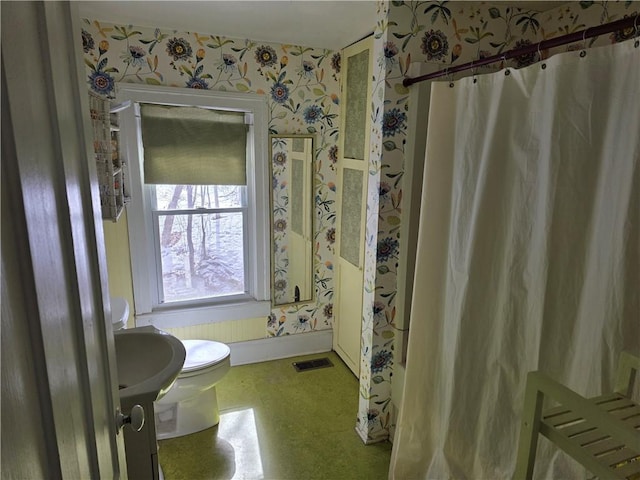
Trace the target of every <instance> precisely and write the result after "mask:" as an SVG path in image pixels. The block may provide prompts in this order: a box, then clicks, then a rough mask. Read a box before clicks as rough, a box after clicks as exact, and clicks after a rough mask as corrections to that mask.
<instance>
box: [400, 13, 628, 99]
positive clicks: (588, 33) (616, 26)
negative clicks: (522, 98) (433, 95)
mask: <svg viewBox="0 0 640 480" xmlns="http://www.w3.org/2000/svg"><path fill="white" fill-rule="evenodd" d="M639 17H640V14H636V15H635V16H632V17H626V18H623V19H621V20H616V21H615V22H610V23H605V24H603V25H597V26H595V27H589V28H585V29H584V30H580V31H578V32H574V33H569V34H568V35H562V36H561V37H556V38H550V39H548V40H543V41H541V42H538V43H534V44H532V45H527V46H526V47H520V48H514V49H512V50H509V51H507V52H504V53H499V54H497V55H492V56H490V57H486V58H481V59H479V60H474V61H473V62H468V63H463V64H461V65H456V66H455V67H449V68H445V69H444V70H439V71H437V72H433V73H428V74H426V75H420V76H419V77H413V78H411V77H407V78H405V79H404V80H403V81H402V84H403V85H404V86H405V87H408V86H410V85H413V84H414V83H418V82H423V81H425V80H431V79H433V78H438V77H444V76H445V75H450V74H453V73H456V72H462V71H464V70H469V69H472V68H475V67H481V66H482V65H488V64H489V63H495V62H499V61H500V60H506V59H509V58H514V57H519V56H520V55H527V54H530V53H538V52H540V51H541V50H546V49H548V48H554V47H559V46H560V45H566V44H567V43H573V42H577V41H579V40H584V39H587V38H591V37H597V36H598V35H603V34H605V33H609V32H615V31H616V30H624V29H627V28H635V29H636V32H635V33H636V34H637V33H638V28H640V25H638V18H639Z"/></svg>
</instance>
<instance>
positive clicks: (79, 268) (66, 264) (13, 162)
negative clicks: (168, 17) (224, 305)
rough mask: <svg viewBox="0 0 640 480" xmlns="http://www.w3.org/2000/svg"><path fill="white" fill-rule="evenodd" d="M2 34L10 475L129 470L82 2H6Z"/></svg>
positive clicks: (5, 414) (5, 432)
mask: <svg viewBox="0 0 640 480" xmlns="http://www.w3.org/2000/svg"><path fill="white" fill-rule="evenodd" d="M1 31H2V219H3V224H2V332H3V335H2V356H3V359H2V360H3V361H2V398H3V403H2V424H3V425H2V426H3V428H2V472H3V475H5V474H6V475H7V476H8V477H15V478H19V477H32V476H34V474H37V472H41V473H44V475H42V476H43V477H47V478H126V460H125V455H124V442H123V435H120V434H118V429H117V426H116V421H115V419H116V410H117V409H118V408H119V397H118V393H117V392H118V388H117V371H116V368H115V348H114V343H113V332H112V325H111V322H110V321H108V320H107V319H110V318H111V316H110V314H111V312H110V304H109V290H108V283H107V270H106V254H105V248H104V235H103V229H102V222H101V214H100V201H99V195H98V186H97V174H96V166H95V162H93V154H92V149H93V145H92V142H91V135H90V132H91V128H90V125H89V115H88V112H89V108H88V98H87V95H86V94H84V92H85V91H86V89H87V88H88V87H87V81H86V80H87V76H86V72H85V69H84V64H83V62H82V54H81V52H82V47H81V43H80V39H81V28H80V16H79V14H78V11H77V5H75V4H73V2H71V3H69V2H2V29H1ZM8 332H12V333H16V335H15V337H12V338H9V337H7V335H6V334H7V333H8ZM5 350H7V351H8V352H10V353H12V354H14V355H13V358H6V357H5ZM7 360H8V361H7ZM5 399H7V400H8V401H7V402H5ZM25 418H29V419H30V421H29V422H27V421H25ZM29 445H37V448H35V449H33V450H32V449H30V448H27V447H28V446H29ZM20 446H21V447H23V448H19V447H20ZM17 447H18V448H17ZM36 476H40V475H36Z"/></svg>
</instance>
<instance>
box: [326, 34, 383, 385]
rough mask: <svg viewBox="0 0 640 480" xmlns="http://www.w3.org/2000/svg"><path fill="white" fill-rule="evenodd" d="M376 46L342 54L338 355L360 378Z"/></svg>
mask: <svg viewBox="0 0 640 480" xmlns="http://www.w3.org/2000/svg"><path fill="white" fill-rule="evenodd" d="M372 43H373V38H372V37H368V38H366V39H364V40H361V41H360V42H358V43H356V44H355V45H352V46H350V47H348V48H345V49H344V50H343V52H342V67H343V68H342V78H343V81H342V111H341V122H340V123H341V129H340V132H341V133H340V144H339V147H338V150H339V158H338V185H339V190H338V202H337V209H338V220H337V228H336V233H337V235H336V254H337V255H336V296H337V299H336V304H335V320H334V330H333V339H334V350H335V351H336V352H337V353H338V355H340V357H341V358H342V359H343V360H344V362H345V363H346V364H347V366H348V367H349V368H350V369H351V370H352V371H353V373H354V374H355V375H356V376H359V374H360V338H361V334H362V295H363V287H364V285H363V262H364V234H365V220H366V203H367V181H368V165H369V132H370V118H371V100H370V98H371V81H370V79H371V70H372V67H371V65H372Z"/></svg>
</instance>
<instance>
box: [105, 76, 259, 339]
mask: <svg viewBox="0 0 640 480" xmlns="http://www.w3.org/2000/svg"><path fill="white" fill-rule="evenodd" d="M116 94H117V95H116V101H117V102H118V103H123V104H124V103H130V104H131V106H130V108H126V109H125V110H123V111H122V112H121V113H120V118H119V123H120V139H121V142H122V145H121V149H122V151H123V154H124V158H125V159H127V160H128V164H129V183H130V191H131V198H132V200H131V203H130V204H129V205H128V207H127V224H128V228H129V247H130V250H131V273H132V280H133V290H134V306H135V319H136V326H143V325H151V324H153V325H155V326H157V327H160V328H172V327H184V326H190V325H198V324H203V323H216V322H222V321H229V320H239V319H243V318H257V317H262V316H267V315H268V314H269V313H270V311H271V301H270V291H271V286H270V281H271V279H270V270H271V269H270V263H269V262H270V241H269V221H268V220H269V210H268V205H269V200H268V198H269V196H268V194H269V190H268V186H269V185H270V182H269V169H268V161H267V160H268V159H267V153H268V116H267V102H266V98H265V96H263V95H257V94H250V93H233V92H218V91H209V90H195V89H188V88H177V87H159V86H147V85H135V84H118V85H117V87H116ZM139 103H156V104H163V105H173V106H200V107H205V108H214V109H218V110H233V111H243V112H245V113H247V114H248V116H249V118H250V120H252V121H251V122H250V127H249V132H248V137H247V138H248V141H247V189H246V193H247V206H248V213H247V215H246V218H245V221H246V223H247V227H248V228H249V229H250V230H248V231H247V237H248V238H246V239H245V242H247V244H248V248H247V249H245V256H246V257H247V261H248V263H247V269H248V270H249V275H248V277H247V278H245V287H246V290H247V295H239V296H238V295H234V296H228V297H226V298H222V297H220V298H219V299H217V300H212V297H209V298H208V299H197V300H194V301H180V302H171V303H168V304H161V303H160V302H159V291H160V290H159V289H160V288H161V285H160V284H158V282H161V281H162V278H161V275H162V274H161V265H159V264H158V263H157V257H156V248H155V242H156V240H155V238H154V234H155V230H156V227H155V225H154V223H155V216H154V214H153V208H154V206H155V198H154V191H155V188H153V186H149V185H145V184H143V183H142V179H143V178H144V175H143V171H144V170H143V161H142V158H143V148H142V138H141V130H140V114H139ZM251 139H253V141H251ZM159 253H160V252H159V251H158V252H157V254H158V255H159ZM252 267H253V268H252Z"/></svg>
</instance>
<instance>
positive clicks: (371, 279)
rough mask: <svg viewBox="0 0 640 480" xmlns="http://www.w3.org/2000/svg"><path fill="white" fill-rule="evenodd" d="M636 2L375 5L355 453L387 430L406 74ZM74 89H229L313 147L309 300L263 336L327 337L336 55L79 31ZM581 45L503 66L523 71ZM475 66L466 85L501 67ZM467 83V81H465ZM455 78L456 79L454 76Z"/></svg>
mask: <svg viewBox="0 0 640 480" xmlns="http://www.w3.org/2000/svg"><path fill="white" fill-rule="evenodd" d="M639 4H640V2H630V1H597V2H595V1H581V2H571V3H569V4H564V5H562V6H560V7H557V8H553V9H551V10H548V11H546V12H536V11H531V10H527V9H521V8H511V7H508V6H506V5H503V4H501V3H500V2H496V3H493V4H492V3H488V2H453V1H446V0H445V1H428V2H425V1H401V0H393V1H385V0H380V1H379V2H378V14H377V19H378V20H377V24H376V25H375V26H372V27H373V28H374V48H373V55H374V72H373V79H372V81H373V89H372V92H373V93H372V98H371V102H372V112H373V114H372V132H371V145H370V165H369V178H368V198H367V225H366V234H365V238H366V245H365V264H364V292H363V326H362V339H361V346H362V352H361V374H360V401H359V411H358V420H357V422H358V423H357V430H358V432H359V434H360V435H361V437H362V438H363V439H365V440H366V441H368V442H374V441H379V440H384V439H386V438H387V437H388V435H389V430H390V428H392V427H393V422H394V412H393V406H392V404H391V383H392V381H393V380H392V379H393V368H394V364H395V362H396V359H395V358H394V340H395V337H396V336H397V335H398V334H399V332H400V331H399V329H398V328H397V327H396V318H395V317H396V304H395V298H396V295H397V284H398V278H397V275H398V273H397V269H398V259H399V258H400V256H401V255H403V248H404V245H403V241H404V240H403V239H402V238H401V237H400V228H401V226H402V222H406V221H411V219H407V218H405V217H403V214H402V209H403V202H404V200H403V174H404V162H405V147H406V138H407V129H408V128H409V124H408V122H409V116H408V113H409V112H410V109H411V108H412V105H411V103H410V100H409V91H410V90H409V89H408V88H406V87H404V86H403V85H402V80H403V78H404V77H405V76H407V74H408V71H409V67H410V65H411V63H413V62H421V63H425V64H427V65H428V69H429V70H430V71H437V70H440V69H443V68H445V67H447V66H449V65H458V64H461V63H466V62H469V61H472V60H473V59H476V58H482V57H486V56H490V55H495V54H498V53H500V52H502V51H507V50H509V49H512V48H515V47H517V46H520V45H526V44H529V43H535V42H537V41H540V40H543V39H547V38H551V37H555V36H560V35H563V34H566V33H570V32H574V31H578V30H582V29H584V28H585V27H588V26H592V25H598V24H602V23H607V22H610V21H613V20H616V19H619V18H622V17H623V16H625V15H633V14H635V13H637V12H639V11H640V8H639V7H640V5H639ZM633 35H634V31H632V29H630V31H624V32H615V33H613V34H611V35H607V36H601V37H598V38H596V39H589V40H587V42H586V43H587V45H586V46H587V47H589V46H597V45H604V44H607V43H612V42H618V41H623V40H625V39H627V38H630V37H631V36H633ZM82 41H83V46H84V52H85V62H86V65H87V82H88V84H89V86H90V88H92V89H93V90H95V91H96V92H99V93H102V94H106V95H111V94H112V93H113V90H114V85H115V83H116V82H135V83H147V84H156V85H166V86H178V87H183V88H208V89H215V90H233V91H240V92H248V93H258V94H262V95H266V96H267V98H268V103H269V112H270V116H269V129H270V131H271V132H272V133H313V134H315V135H316V152H315V153H316V158H317V160H316V163H315V170H314V188H315V190H314V194H315V209H316V217H315V219H314V222H315V231H314V257H315V283H316V292H317V295H316V297H317V301H315V302H314V303H310V304H301V305H298V306H295V307H289V306H287V307H284V308H282V309H274V310H273V311H272V313H271V315H270V316H269V318H268V319H267V331H268V334H269V335H271V336H279V335H288V334H295V333H302V332H308V331H313V330H320V329H327V328H330V327H331V321H332V318H333V255H334V242H335V233H336V231H335V221H336V212H335V199H336V195H335V194H336V185H335V182H336V175H335V163H336V161H337V158H338V151H337V148H338V147H337V137H338V134H339V132H338V114H339V94H340V90H339V78H340V60H341V58H340V53H339V52H333V51H329V50H325V49H318V48H310V47H303V46H294V45H280V44H268V43H264V42H255V41H252V40H248V39H240V38H226V37H220V36H216V35H213V34H202V33H195V32H177V31H172V30H161V29H158V28H155V29H154V28H142V27H133V26H130V25H128V26H124V25H112V24H107V23H100V22H98V21H96V20H87V21H85V25H84V31H83V38H82ZM583 47H584V45H582V42H579V43H578V44H574V45H567V46H564V47H559V48H557V49H555V50H554V51H551V52H549V51H542V52H539V53H536V54H533V55H527V56H524V57H522V58H516V59H512V60H509V63H508V66H511V67H523V66H526V65H529V64H531V63H533V62H536V61H538V60H539V57H543V58H546V57H548V56H549V55H551V54H553V53H556V52H558V51H565V50H567V49H576V48H583ZM504 66H505V65H497V66H495V67H481V68H479V69H478V70H477V72H475V73H478V74H480V73H483V72H485V71H490V70H493V69H494V68H501V67H504ZM471 73H472V72H467V73H466V74H471ZM455 78H458V76H456V77H455Z"/></svg>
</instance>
